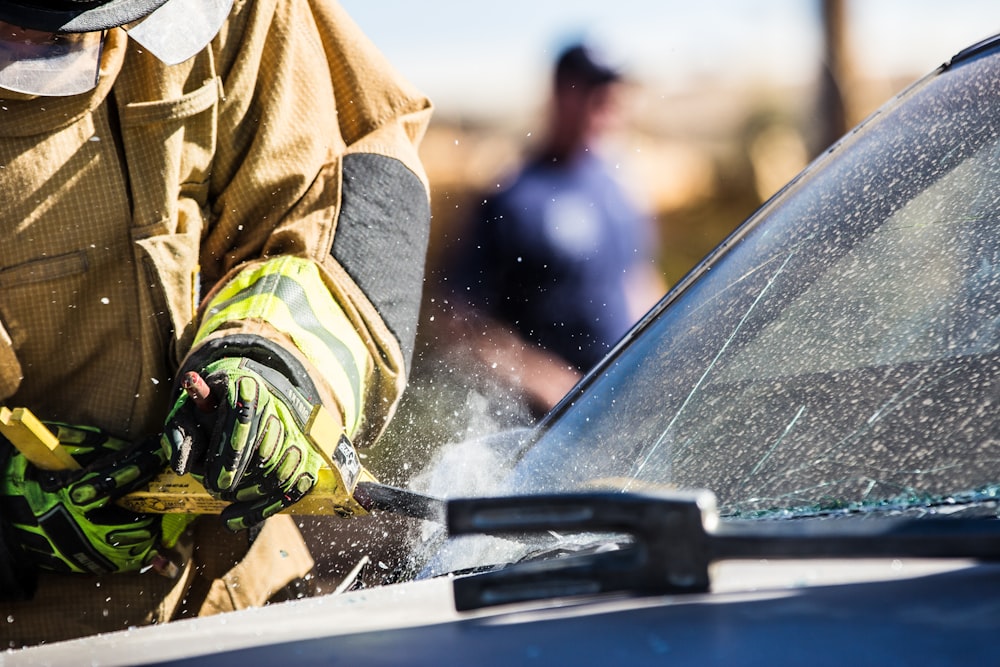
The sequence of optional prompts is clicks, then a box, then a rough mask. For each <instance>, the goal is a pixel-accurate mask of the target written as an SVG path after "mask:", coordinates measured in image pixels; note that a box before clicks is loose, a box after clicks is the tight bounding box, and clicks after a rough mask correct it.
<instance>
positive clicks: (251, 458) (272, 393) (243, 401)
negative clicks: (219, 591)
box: [161, 358, 323, 531]
mask: <svg viewBox="0 0 1000 667" xmlns="http://www.w3.org/2000/svg"><path fill="white" fill-rule="evenodd" d="M203 376H204V381H205V383H206V384H207V385H208V387H209V389H210V391H211V397H210V405H205V406H202V407H199V406H198V405H196V404H195V402H194V400H192V399H191V397H190V396H189V395H188V394H187V393H183V394H182V395H181V396H180V398H178V400H177V402H176V403H175V404H174V408H173V410H172V411H171V412H170V415H169V416H168V418H167V423H166V426H165V428H164V431H163V436H162V439H161V444H162V446H163V449H164V451H165V452H166V453H167V455H168V456H169V457H170V465H171V467H173V469H174V471H175V472H177V473H178V474H180V475H183V474H185V473H191V474H192V475H194V476H195V478H196V479H198V480H199V481H200V482H201V483H202V484H203V485H204V486H205V489H206V490H207V491H208V492H209V493H212V494H213V495H215V496H216V497H218V498H221V499H222V500H227V501H229V502H230V503H231V504H230V505H229V506H228V507H226V508H225V509H224V510H223V512H222V519H223V521H225V523H226V526H227V527H228V528H229V529H230V530H234V531H236V530H241V529H244V528H248V527H250V526H253V525H255V524H257V523H260V522H261V521H263V520H264V519H266V518H267V517H269V516H271V515H273V514H276V513H277V512H280V511H281V510H282V509H284V508H286V507H288V506H289V505H292V504H293V503H295V502H298V501H299V500H301V499H302V497H303V496H304V495H305V494H306V493H307V492H308V491H309V490H310V489H312V488H313V486H315V485H316V476H317V473H318V471H319V469H320V466H322V465H323V460H322V458H321V457H320V455H319V454H318V453H317V452H316V451H315V450H314V449H313V447H312V445H311V444H310V442H309V440H308V439H307V438H306V436H305V434H304V432H303V430H304V429H305V425H306V422H307V420H308V417H309V408H311V405H310V404H309V403H308V402H307V401H306V400H305V399H304V398H303V397H302V396H301V394H300V393H299V392H298V391H297V390H296V389H295V388H294V387H293V386H292V384H291V382H289V381H288V380H287V379H286V378H285V377H284V376H282V375H280V374H279V373H277V372H276V371H274V370H273V369H271V368H268V367H266V366H264V365H263V364H259V363H257V362H255V361H252V360H250V359H245V358H224V359H219V360H217V361H213V362H212V363H210V364H208V365H207V366H206V367H205V369H204V373H203Z"/></svg>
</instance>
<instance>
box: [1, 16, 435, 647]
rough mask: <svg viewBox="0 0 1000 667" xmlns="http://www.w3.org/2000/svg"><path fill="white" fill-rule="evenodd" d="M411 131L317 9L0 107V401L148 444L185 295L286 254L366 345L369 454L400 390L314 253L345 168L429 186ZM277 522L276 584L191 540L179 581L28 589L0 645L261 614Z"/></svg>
mask: <svg viewBox="0 0 1000 667" xmlns="http://www.w3.org/2000/svg"><path fill="white" fill-rule="evenodd" d="M2 95H3V93H2V92H0V96H2ZM429 114H430V105H429V103H428V102H427V100H426V99H425V98H423V97H422V96H421V95H419V94H418V93H417V92H415V91H414V90H412V89H411V88H409V87H408V86H407V85H406V84H404V83H402V82H401V81H400V80H399V78H398V77H397V75H396V74H395V73H394V71H393V70H392V69H391V68H390V67H389V66H388V65H387V64H386V63H385V62H384V60H383V58H382V57H381V56H380V55H379V54H378V53H377V52H376V50H375V49H374V47H373V46H372V45H371V44H370V43H369V42H368V41H367V40H366V39H365V38H364V37H363V36H362V35H361V34H360V33H359V31H358V29H357V28H356V27H355V26H354V24H353V23H352V22H351V21H350V20H349V19H348V18H347V17H346V16H345V15H344V13H343V11H342V10H341V9H340V8H339V7H338V6H337V5H335V4H333V3H332V2H331V1H330V0H236V3H235V6H234V8H233V11H232V14H231V16H230V18H229V21H228V22H227V23H226V24H225V25H224V26H223V28H222V30H221V31H220V33H219V35H218V36H217V37H216V38H215V40H214V41H213V42H212V43H211V44H210V46H209V47H207V48H206V49H204V50H203V51H202V52H201V53H199V54H198V55H196V56H195V57H193V58H192V59H190V60H188V61H186V62H184V63H182V64H180V65H175V66H169V67H168V66H166V65H163V64H161V63H160V62H159V61H158V60H156V58H154V57H153V56H152V55H151V54H149V53H145V52H143V50H142V49H141V48H140V47H139V46H138V45H137V44H135V43H134V42H129V40H128V38H127V36H126V35H125V33H124V32H123V31H122V30H121V29H116V30H112V31H110V32H109V34H108V36H107V39H106V46H105V52H104V55H103V60H102V73H101V78H100V82H99V84H98V87H97V89H96V90H94V91H92V92H91V93H88V94H85V95H80V96H75V97H67V98H36V99H18V98H17V96H15V95H7V99H2V100H0V201H2V202H3V208H2V209H0V230H2V232H0V233H2V239H3V241H2V244H0V325H2V327H0V399H2V401H3V403H4V404H6V405H8V406H27V407H29V408H31V409H32V411H33V412H35V413H36V414H37V415H38V416H39V417H40V418H42V419H46V420H58V421H64V422H68V423H76V424H87V425H94V426H99V427H102V428H105V429H107V430H108V431H110V432H111V433H112V434H114V435H117V436H119V437H124V438H128V439H136V438H140V437H143V436H149V435H151V434H155V433H157V432H158V431H159V429H160V428H161V427H162V424H163V420H164V417H165V415H166V413H167V410H168V408H169V406H170V404H171V403H172V401H173V398H174V396H173V394H172V387H173V385H174V380H175V378H174V375H175V373H176V370H177V368H178V365H179V364H180V363H181V361H182V359H183V357H184V356H185V354H186V353H187V351H188V348H189V346H190V341H191V339H192V336H193V333H194V329H195V328H196V326H197V322H196V321H195V319H196V309H197V305H198V302H199V298H200V294H202V293H204V292H206V291H207V290H208V289H210V288H211V287H212V286H213V285H215V284H216V283H217V282H218V281H219V280H220V279H223V278H224V277H225V276H227V275H228V274H230V272H231V271H233V270H234V269H236V268H238V267H240V266H241V265H244V264H245V263H247V262H252V261H254V260H257V259H259V258H262V257H266V256H268V255H274V254H282V253H293V254H297V255H300V256H305V257H308V258H311V259H313V260H315V261H316V262H317V263H318V264H319V265H320V266H321V267H322V269H323V270H322V273H323V277H324V280H325V281H326V282H327V285H328V287H329V289H330V290H331V292H332V293H333V294H334V296H335V297H336V298H337V300H338V302H339V303H340V304H341V306H342V307H343V308H344V310H345V312H346V313H347V314H348V316H349V317H350V318H351V319H352V321H353V322H354V323H355V324H356V326H357V329H358V330H359V332H361V335H362V337H363V339H364V340H365V341H366V342H367V344H368V347H369V350H370V353H371V355H370V356H371V364H370V377H369V378H367V380H368V393H367V406H368V409H367V411H366V413H365V418H366V421H365V425H364V428H363V432H362V434H361V435H360V440H361V442H362V444H368V443H370V442H371V441H373V440H374V439H375V437H376V436H377V434H378V433H379V432H380V430H381V429H382V428H383V426H384V422H385V420H386V419H388V417H389V416H390V415H391V412H392V409H393V408H392V406H393V405H394V404H395V402H396V400H397V398H398V396H399V393H400V392H401V390H402V386H403V382H404V378H403V361H402V357H401V352H400V347H399V345H398V343H397V341H396V339H395V338H394V337H393V336H392V335H391V334H390V332H389V331H388V328H387V326H386V325H385V323H384V322H383V320H382V319H381V318H380V316H379V314H378V312H377V311H376V310H375V308H374V306H373V305H372V302H371V301H370V300H369V299H368V298H367V297H366V295H365V294H364V293H363V292H362V291H361V289H360V288H359V287H358V286H357V285H356V284H355V282H354V281H352V280H351V279H350V278H349V277H348V275H347V273H346V271H345V270H344V269H343V268H342V267H341V266H340V265H338V264H337V262H336V261H335V260H334V259H333V258H332V257H331V255H330V249H331V244H332V241H333V238H334V235H335V234H336V231H337V230H336V220H337V214H338V207H339V205H340V194H341V180H340V179H341V171H340V166H341V160H342V158H343V156H344V155H346V154H348V153H351V152H359V153H374V154H378V155H384V156H389V157H393V158H395V159H397V160H399V161H401V162H402V163H403V164H405V165H406V166H408V167H409V168H410V169H411V170H412V171H413V173H414V174H416V175H417V176H418V177H419V178H420V180H421V181H422V182H423V183H424V186H425V188H426V178H425V176H424V173H423V171H422V169H421V166H420V164H419V161H418V158H417V144H418V143H419V140H420V138H421V136H422V134H423V131H424V129H425V126H426V123H427V121H428V118H429ZM316 379H317V382H318V383H320V384H322V378H321V377H320V378H316ZM205 521H206V519H202V520H201V522H202V523H204V522H205ZM269 523H270V522H269ZM278 523H280V524H281V525H277V524H278ZM275 524H276V525H275V526H270V527H268V528H267V529H265V531H264V535H262V538H261V539H259V540H258V541H257V542H256V543H255V545H254V549H257V550H259V551H265V552H267V553H263V554H259V555H258V557H259V558H261V559H262V560H260V561H259V564H260V567H258V568H255V569H256V570H257V571H258V573H259V572H261V571H266V572H273V573H275V575H274V577H271V580H269V581H267V582H264V583H262V584H261V585H259V586H256V588H257V589H259V590H256V592H255V593H249V592H248V591H251V589H253V588H254V587H253V586H251V585H250V579H251V578H247V577H246V571H247V570H248V568H247V567H246V566H244V567H243V570H242V571H241V570H240V569H239V566H237V569H236V570H235V571H230V570H229V569H230V567H232V566H233V565H234V563H235V561H236V560H238V558H239V557H240V556H242V553H243V551H245V550H246V538H245V537H241V536H230V535H221V536H216V537H214V538H212V540H214V539H220V540H221V542H214V541H211V540H209V539H207V538H202V539H200V540H199V541H198V542H196V548H195V553H194V562H195V563H201V564H204V563H209V562H211V563H214V564H213V565H212V566H211V567H209V566H205V567H203V568H202V569H201V570H200V571H198V568H194V569H193V570H192V569H189V571H187V572H186V573H185V574H184V575H183V576H182V577H181V579H183V580H184V581H180V580H175V581H171V580H168V579H165V578H163V577H159V576H158V575H156V574H153V573H145V574H129V575H111V576H107V577H93V576H85V575H62V576H57V575H48V576H43V579H42V581H41V583H40V590H39V593H38V595H37V596H36V597H35V599H34V600H32V601H30V602H25V603H17V604H7V603H5V604H4V607H5V609H4V615H5V616H7V617H8V618H7V619H5V620H9V621H10V622H9V623H5V628H4V629H5V631H4V632H3V633H0V636H3V638H4V639H5V640H8V641H11V642H16V641H18V640H20V641H23V642H28V643H33V642H35V641H40V640H47V641H53V640H57V639H62V638H65V637H70V636H75V635H80V634H87V633H90V632H95V631H103V630H112V629H117V628H123V627H128V626H130V625H140V624H144V623H150V622H158V621H164V620H168V619H169V618H171V617H174V616H176V615H178V614H185V613H187V614H191V613H198V612H199V611H201V612H202V613H205V612H207V611H208V610H209V609H208V607H211V606H212V605H215V607H216V608H227V607H228V608H237V607H240V606H245V605H247V604H259V603H260V602H261V601H262V600H263V599H266V598H267V596H268V595H270V593H271V592H273V591H274V590H276V588H278V587H280V586H282V585H283V584H284V583H285V582H287V581H288V580H289V579H291V578H293V577H295V576H299V575H300V574H301V573H302V572H303V571H305V570H307V569H308V567H309V564H310V561H309V556H308V554H307V553H304V550H303V549H297V548H291V549H289V545H292V546H293V547H300V546H301V539H300V538H299V536H298V534H297V532H296V531H295V528H294V525H293V524H292V523H291V522H290V521H288V520H287V518H286V517H283V518H282V521H281V522H275ZM204 530H208V531H209V532H214V530H212V529H204ZM268 531H271V533H273V535H272V538H273V539H267V534H268ZM275 536H276V537H275ZM241 540H242V541H241ZM296 540H299V542H298V543H297V542H296ZM269 544H270V545H279V547H275V548H270V550H269V547H268V545H269ZM210 552H211V555H210ZM279 552H280V553H281V554H282V555H280V556H278V555H277V554H278V553H279ZM289 552H291V554H292V555H291V556H289V555H288V553H289ZM273 561H280V562H273ZM251 569H254V568H251ZM227 571H228V574H226V572H227ZM198 576H201V577H202V579H204V583H203V584H202V585H201V588H202V589H205V590H207V589H208V588H209V587H214V588H215V590H216V592H217V593H218V592H219V591H220V590H221V591H222V593H223V594H222V598H224V601H223V602H222V603H219V602H218V599H219V598H218V597H217V598H216V601H215V602H211V601H209V602H208V603H206V602H205V599H206V598H205V595H207V593H205V592H204V591H202V595H201V597H200V598H199V597H198V596H197V595H195V594H193V593H190V591H191V590H193V589H197V588H198V584H197V578H198ZM240 576H243V577H244V581H243V583H242V584H241V583H240V581H239V577H240ZM192 587H193V588H192ZM220 587H221V588H220ZM185 591H187V592H188V593H190V595H189V600H188V601H187V602H185V603H183V604H182V603H181V602H180V598H181V595H182V594H183V593H184V592H185ZM209 597H210V596H209ZM206 604H207V605H208V607H204V606H203V605H206ZM9 630H13V631H14V632H15V637H14V639H8V637H9V633H8V632H7V631H9ZM0 648H2V647H0Z"/></svg>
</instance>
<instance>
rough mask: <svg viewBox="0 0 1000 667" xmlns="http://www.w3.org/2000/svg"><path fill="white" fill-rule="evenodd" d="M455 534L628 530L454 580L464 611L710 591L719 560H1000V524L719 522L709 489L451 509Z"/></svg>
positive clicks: (493, 501)
mask: <svg viewBox="0 0 1000 667" xmlns="http://www.w3.org/2000/svg"><path fill="white" fill-rule="evenodd" d="M446 512H447V525H448V531H449V533H450V534H451V535H467V534H475V533H482V534H487V535H506V536H509V535H511V534H516V533H520V534H524V533H532V532H542V531H550V530H554V531H561V532H612V533H625V534H628V535H630V536H631V537H632V540H631V541H630V543H629V544H628V545H626V546H625V547H623V548H621V549H619V550H616V551H610V552H605V553H596V554H588V555H585V556H571V557H567V558H561V559H557V560H548V561H535V562H527V563H520V564H517V565H511V566H508V567H506V568H503V569H501V570H494V571H490V572H484V573H480V574H475V575H470V576H465V577H459V578H456V579H455V581H454V593H455V606H456V608H457V609H458V610H460V611H461V610H468V609H476V608H479V607H487V606H492V605H498V604H507V603H511V602H522V601H527V600H538V599H546V598H553V597H565V596H573V595H584V594H598V593H606V592H612V591H627V592H633V593H637V594H642V595H657V594H666V593H695V592H705V591H708V590H709V587H710V581H709V574H708V566H709V564H710V563H712V562H713V561H718V560H727V559H747V558H749V559H760V558H830V557H836V558H873V557H911V558H975V559H995V558H998V557H1000V521H995V520H992V519H982V518H979V519H956V518H953V519H948V518H920V519H893V518H884V519H883V518H869V519H865V520H863V521H852V522H844V521H831V520H829V519H815V518H814V519H796V520H794V521H762V520H726V521H720V519H719V515H718V512H717V510H716V503H715V496H714V495H713V494H712V493H711V492H708V491H694V492H687V493H685V492H678V493H671V494H663V495H652V494H637V493H611V492H607V493H605V492H587V493H563V494H553V495H534V496H510V497H504V498H470V499H461V500H451V501H448V503H447V510H446Z"/></svg>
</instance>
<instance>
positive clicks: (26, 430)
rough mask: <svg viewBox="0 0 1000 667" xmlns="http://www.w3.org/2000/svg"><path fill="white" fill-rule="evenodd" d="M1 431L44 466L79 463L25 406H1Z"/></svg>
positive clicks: (56, 467)
mask: <svg viewBox="0 0 1000 667" xmlns="http://www.w3.org/2000/svg"><path fill="white" fill-rule="evenodd" d="M0 433H2V434H3V436H4V437H5V438H7V439H8V440H10V442H11V443H12V444H13V445H14V446H15V447H17V449H18V451H19V452H21V453H22V454H23V455H24V458H26V459H28V460H29V461H31V463H32V464H33V465H35V466H37V467H39V468H42V469H43V470H76V469H78V468H79V467H80V464H79V463H77V462H76V459H74V458H73V457H72V456H70V455H69V452H67V451H66V449H65V448H64V447H63V446H62V445H61V444H59V439H58V438H56V436H54V435H53V434H52V432H51V431H49V429H48V428H47V427H46V426H45V424H43V423H42V422H40V421H39V420H38V418H37V417H35V415H33V414H31V411H29V410H28V409H27V408H14V409H13V410H10V409H8V408H6V407H0Z"/></svg>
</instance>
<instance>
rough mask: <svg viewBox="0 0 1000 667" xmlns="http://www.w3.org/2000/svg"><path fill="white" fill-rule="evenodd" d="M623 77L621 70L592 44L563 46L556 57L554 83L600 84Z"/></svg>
mask: <svg viewBox="0 0 1000 667" xmlns="http://www.w3.org/2000/svg"><path fill="white" fill-rule="evenodd" d="M622 78H623V74H622V72H621V70H620V69H619V68H618V67H616V66H614V65H612V64H611V63H610V62H609V60H608V59H607V58H606V57H605V56H603V55H602V54H601V53H600V52H599V51H598V50H597V49H595V48H594V47H593V46H591V45H588V44H585V43H577V44H573V45H571V46H568V47H567V48H565V49H564V50H563V51H562V53H560V55H559V57H558V58H557V59H556V66H555V81H556V85H562V84H563V83H567V82H571V83H583V84H586V85H591V86H600V85H604V84H608V83H613V82H615V81H620V80H621V79H622Z"/></svg>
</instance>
